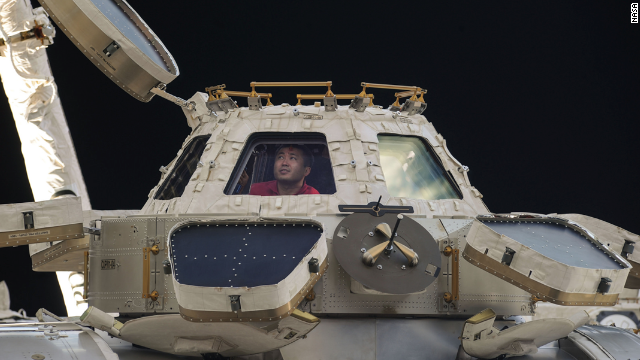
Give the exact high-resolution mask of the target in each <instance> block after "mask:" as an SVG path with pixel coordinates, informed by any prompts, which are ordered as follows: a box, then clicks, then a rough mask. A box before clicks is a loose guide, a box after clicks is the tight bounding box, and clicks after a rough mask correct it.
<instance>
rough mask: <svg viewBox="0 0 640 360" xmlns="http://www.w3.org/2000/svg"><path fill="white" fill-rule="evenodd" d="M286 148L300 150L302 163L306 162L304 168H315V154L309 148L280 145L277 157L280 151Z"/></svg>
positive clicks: (298, 145) (300, 145) (295, 145)
mask: <svg viewBox="0 0 640 360" xmlns="http://www.w3.org/2000/svg"><path fill="white" fill-rule="evenodd" d="M286 147H292V148H294V149H298V150H300V151H302V161H303V162H304V167H313V154H312V153H311V150H309V148H308V147H306V146H305V145H302V144H290V145H280V146H278V148H277V149H276V153H275V155H276V156H277V155H278V153H279V152H280V150H282V149H283V148H286Z"/></svg>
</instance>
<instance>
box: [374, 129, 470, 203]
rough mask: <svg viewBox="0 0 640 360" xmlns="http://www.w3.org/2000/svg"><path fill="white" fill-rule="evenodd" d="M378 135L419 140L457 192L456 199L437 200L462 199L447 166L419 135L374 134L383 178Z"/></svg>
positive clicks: (458, 187) (462, 196) (460, 191)
mask: <svg viewBox="0 0 640 360" xmlns="http://www.w3.org/2000/svg"><path fill="white" fill-rule="evenodd" d="M380 135H382V136H395V137H403V138H416V139H418V140H420V142H421V143H422V145H423V146H424V147H425V149H426V150H427V152H428V153H429V155H431V157H432V158H435V159H436V160H437V163H438V165H439V166H440V169H441V170H442V173H443V174H445V176H446V178H447V180H448V181H449V184H450V185H451V187H452V188H453V190H454V191H455V192H456V194H458V198H457V199H454V198H447V199H439V200H463V199H464V195H463V194H462V189H461V188H460V185H458V182H457V181H456V179H455V178H454V177H453V175H452V174H451V171H450V170H447V168H446V167H445V166H444V163H443V162H442V159H441V158H440V156H438V154H437V153H436V152H435V150H434V149H433V146H431V144H429V142H428V141H427V140H426V139H425V138H423V137H421V136H416V135H403V134H395V133H378V134H377V135H376V138H377V140H378V157H379V159H378V160H379V161H380V170H382V174H383V175H384V177H385V179H386V178H387V176H386V174H385V173H384V169H383V168H382V160H381V157H382V153H381V152H380V150H379V149H380V138H379V136H380ZM385 186H386V184H385ZM388 191H389V188H387V192H388ZM389 196H391V193H389ZM393 197H396V196H393ZM418 200H425V201H435V200H427V199H418Z"/></svg>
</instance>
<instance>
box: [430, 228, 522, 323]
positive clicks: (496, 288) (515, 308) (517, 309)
mask: <svg viewBox="0 0 640 360" xmlns="http://www.w3.org/2000/svg"><path fill="white" fill-rule="evenodd" d="M440 222H441V224H442V225H441V227H440V228H442V229H446V231H447V232H448V237H447V238H445V239H443V240H442V241H441V242H442V244H441V246H442V247H445V246H451V247H452V248H454V249H464V247H465V246H466V244H467V240H466V236H467V233H468V232H469V229H470V228H471V225H472V224H473V220H466V219H440ZM423 226H424V224H423ZM430 229H431V231H434V232H435V231H437V229H433V228H430ZM451 276H452V269H451V257H446V256H443V257H442V274H441V275H440V276H439V278H438V287H439V289H440V291H439V297H438V307H439V310H440V311H441V312H446V313H449V314H455V313H458V314H465V315H466V314H468V315H469V316H471V315H473V314H476V313H478V312H480V311H482V310H484V309H486V308H487V307H490V308H491V309H493V310H494V311H495V312H496V313H497V314H502V315H532V311H533V308H532V307H531V306H532V303H531V294H529V293H528V292H526V291H524V290H522V289H520V288H518V287H517V286H515V285H512V284H511V283H508V282H506V281H501V280H498V281H496V280H497V279H496V277H495V276H493V275H491V274H489V273H487V272H484V271H478V268H477V267H475V266H474V265H472V264H470V263H469V262H467V261H466V260H464V258H462V256H460V262H459V272H458V281H459V293H460V294H459V300H458V302H457V303H455V302H454V305H455V306H454V307H451V305H450V304H447V303H446V302H444V301H442V296H443V295H444V293H445V292H449V293H452V287H451V286H452V279H451Z"/></svg>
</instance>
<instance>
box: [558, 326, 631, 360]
mask: <svg viewBox="0 0 640 360" xmlns="http://www.w3.org/2000/svg"><path fill="white" fill-rule="evenodd" d="M577 335H580V336H577ZM569 341H571V342H573V344H570V343H569ZM560 345H561V347H563V346H565V347H567V348H569V346H570V345H574V346H576V349H583V351H584V350H591V351H586V353H589V352H591V353H594V352H597V350H596V351H593V349H590V348H592V346H590V345H593V346H595V347H596V348H597V349H598V350H600V351H601V352H602V353H603V354H604V355H606V356H607V357H609V358H612V359H625V360H626V359H640V337H638V336H637V335H635V334H633V333H631V332H630V331H628V330H625V329H622V328H618V327H615V326H591V325H586V326H581V327H579V328H577V329H576V330H574V333H573V334H571V335H570V336H569V338H568V340H563V341H562V342H561V344H560ZM567 350H569V349H567ZM574 356H575V354H574Z"/></svg>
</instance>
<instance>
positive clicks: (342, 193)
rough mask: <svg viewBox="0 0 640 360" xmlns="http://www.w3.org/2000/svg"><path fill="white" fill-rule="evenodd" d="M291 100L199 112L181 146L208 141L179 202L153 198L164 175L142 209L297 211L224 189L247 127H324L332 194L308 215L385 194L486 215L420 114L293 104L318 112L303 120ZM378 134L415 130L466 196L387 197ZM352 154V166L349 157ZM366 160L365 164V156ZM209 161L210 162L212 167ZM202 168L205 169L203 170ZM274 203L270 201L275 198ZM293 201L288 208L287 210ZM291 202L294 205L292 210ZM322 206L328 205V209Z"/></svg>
mask: <svg viewBox="0 0 640 360" xmlns="http://www.w3.org/2000/svg"><path fill="white" fill-rule="evenodd" d="M293 108H294V107H293V106H288V107H280V106H278V107H268V108H264V109H263V110H261V111H251V110H247V109H245V108H242V109H234V110H232V111H230V112H229V113H228V114H224V113H220V114H218V117H217V118H216V117H214V116H208V117H207V116H203V118H202V120H201V121H202V123H201V124H200V126H197V127H196V128H195V129H194V131H193V132H192V134H191V135H189V137H188V138H187V139H186V140H185V143H184V144H183V148H184V146H186V145H187V144H188V143H189V141H190V140H191V139H193V138H194V137H195V136H200V135H205V134H211V139H210V140H209V141H208V143H207V147H206V148H205V151H204V153H203V156H202V158H201V161H202V163H204V164H205V166H202V167H200V168H198V169H196V171H195V172H194V174H193V175H192V178H191V181H190V182H189V183H188V184H187V186H186V188H185V191H184V193H183V195H182V196H181V197H180V198H179V199H178V200H172V202H171V201H170V200H154V199H153V196H154V195H155V192H156V191H157V189H158V188H159V187H160V185H161V184H162V182H163V181H164V180H165V177H166V175H162V176H161V179H160V183H159V184H158V186H156V187H155V188H154V189H152V191H151V192H150V194H149V195H150V199H149V201H147V203H146V204H145V206H144V207H143V209H142V211H141V213H142V214H170V213H174V214H179V213H224V212H231V213H234V214H254V213H259V214H261V215H265V216H273V215H278V214H287V213H296V214H298V213H301V210H300V202H299V201H291V200H285V199H288V198H290V197H291V196H283V197H282V198H283V200H282V201H281V204H280V206H277V207H276V206H272V204H271V202H263V201H262V200H253V199H251V198H252V197H255V196H248V195H243V196H242V199H241V200H236V199H237V198H238V195H233V196H228V195H224V188H225V186H226V184H227V182H228V180H229V178H230V176H231V174H232V172H233V169H234V167H235V165H236V162H237V160H238V159H239V157H240V155H241V153H242V151H243V148H244V147H245V146H246V145H247V143H246V140H247V138H248V136H249V135H250V134H251V133H254V132H257V131H261V132H291V133H295V132H298V133H304V132H315V133H322V134H324V135H325V137H326V139H327V145H328V146H329V153H330V157H331V162H332V169H333V175H334V181H335V184H336V189H337V192H336V194H333V195H329V196H324V195H323V196H322V197H321V199H320V201H321V202H322V206H315V205H317V204H316V200H315V199H314V200H310V201H309V204H312V203H313V205H314V206H306V208H307V210H306V211H307V213H306V214H308V215H313V214H315V213H318V212H324V211H329V212H334V213H337V212H338V210H337V205H338V204H349V203H360V204H362V203H368V202H370V201H375V200H377V199H378V197H379V196H382V197H383V199H384V200H383V201H386V202H387V203H388V204H389V205H392V204H393V205H395V204H398V205H400V204H402V205H406V204H409V203H410V204H411V205H412V206H414V210H415V212H416V213H417V214H425V215H427V216H428V217H432V216H433V215H468V216H473V215H476V214H478V213H486V212H488V209H487V208H486V206H485V205H484V203H483V202H482V201H481V200H480V196H481V195H479V193H478V192H477V190H475V188H473V187H472V186H470V184H468V181H467V180H465V177H464V175H463V174H461V173H459V172H458V170H457V169H458V167H459V165H458V162H457V160H455V159H453V158H451V157H450V156H449V155H448V152H447V151H445V150H444V149H443V147H442V143H443V142H444V140H442V136H441V135H439V134H438V133H437V132H436V131H435V128H434V127H433V125H432V124H431V123H429V122H428V121H427V120H426V119H425V118H424V117H423V116H421V115H414V116H400V117H398V118H396V119H394V118H393V117H392V116H391V113H390V112H389V111H384V110H381V109H373V108H372V109H367V110H366V111H364V112H362V113H358V112H355V111H354V110H352V109H349V108H348V107H346V106H340V107H339V108H338V110H337V111H335V112H324V111H323V110H322V109H320V108H315V107H311V106H297V107H295V108H298V109H299V110H300V114H301V115H303V114H306V113H314V114H315V113H321V114H322V116H323V119H322V120H306V119H304V116H294V115H293V113H292V109H293ZM379 133H392V134H393V133H395V134H400V135H412V136H419V137H422V138H423V139H425V140H426V141H427V142H429V144H431V146H432V147H433V148H434V149H435V152H436V154H437V156H439V157H440V159H441V160H442V162H443V165H444V166H445V169H446V170H449V171H450V173H451V174H452V176H453V177H454V179H455V181H456V182H457V184H458V185H459V187H460V189H461V191H462V194H463V199H460V200H455V199H447V200H434V201H426V200H419V199H405V198H391V197H390V195H389V193H388V192H387V189H386V182H385V180H384V174H383V172H382V168H381V167H380V159H379V153H378V149H377V142H378V140H377V135H378V134H379ZM182 151H183V150H182V149H181V150H180V152H179V153H178V155H177V156H176V158H175V159H174V160H173V161H172V162H171V163H170V164H169V165H170V166H168V167H167V170H168V173H170V172H171V171H172V170H173V167H174V166H175V163H176V159H177V158H178V157H179V156H180V154H181V153H182ZM354 159H355V160H356V167H355V168H354V167H352V166H351V164H350V163H351V160H354ZM369 160H370V161H371V162H372V164H371V165H369V164H368V162H367V161H369ZM210 161H214V162H215V166H214V167H213V168H211V169H209V167H208V165H207V164H208V163H209V162H210ZM203 172H206V174H203ZM274 205H275V204H274ZM289 206H292V208H289ZM293 207H296V208H297V209H296V208H293ZM325 209H327V210H325Z"/></svg>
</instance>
